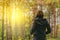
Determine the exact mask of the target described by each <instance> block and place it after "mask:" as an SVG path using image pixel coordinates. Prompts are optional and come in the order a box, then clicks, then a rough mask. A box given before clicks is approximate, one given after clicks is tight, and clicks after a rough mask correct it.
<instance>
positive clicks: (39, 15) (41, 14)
mask: <svg viewBox="0 0 60 40" xmlns="http://www.w3.org/2000/svg"><path fill="white" fill-rule="evenodd" d="M43 16H44V15H43V12H42V11H38V13H37V16H36V17H39V18H43Z"/></svg>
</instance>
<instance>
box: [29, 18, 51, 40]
mask: <svg viewBox="0 0 60 40" xmlns="http://www.w3.org/2000/svg"><path fill="white" fill-rule="evenodd" d="M46 29H47V31H46ZM50 32H51V28H50V25H49V23H48V21H47V20H46V19H44V18H35V20H34V23H33V27H32V29H31V32H30V34H31V35H32V34H33V35H34V39H35V40H46V34H49V33H50Z"/></svg>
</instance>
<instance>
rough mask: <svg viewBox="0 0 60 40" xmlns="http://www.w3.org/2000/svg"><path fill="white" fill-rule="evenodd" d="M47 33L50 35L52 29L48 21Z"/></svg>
mask: <svg viewBox="0 0 60 40" xmlns="http://www.w3.org/2000/svg"><path fill="white" fill-rule="evenodd" d="M46 27H47V32H46V34H49V33H51V27H50V24H49V23H48V21H47V26H46Z"/></svg>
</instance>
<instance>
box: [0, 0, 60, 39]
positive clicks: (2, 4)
mask: <svg viewBox="0 0 60 40" xmlns="http://www.w3.org/2000/svg"><path fill="white" fill-rule="evenodd" d="M39 10H42V11H43V12H44V18H47V20H48V21H49V23H50V25H51V28H52V32H51V34H49V35H47V39H48V40H60V0H0V40H32V39H33V38H31V37H30V36H29V35H30V29H31V27H32V24H33V21H34V18H35V16H36V15H37V11H39Z"/></svg>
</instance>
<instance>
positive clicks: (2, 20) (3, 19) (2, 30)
mask: <svg viewBox="0 0 60 40" xmlns="http://www.w3.org/2000/svg"><path fill="white" fill-rule="evenodd" d="M2 40H4V3H3V12H2Z"/></svg>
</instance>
